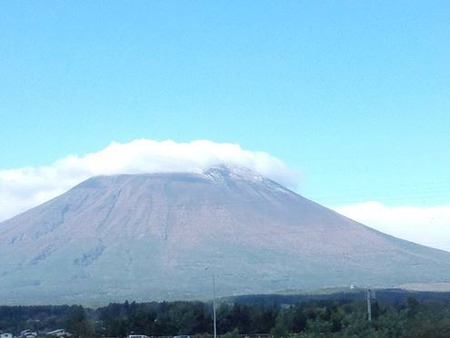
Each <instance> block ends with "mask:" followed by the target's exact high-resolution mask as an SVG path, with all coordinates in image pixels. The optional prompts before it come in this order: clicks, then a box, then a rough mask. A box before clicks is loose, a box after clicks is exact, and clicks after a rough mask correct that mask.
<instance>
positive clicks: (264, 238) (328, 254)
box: [0, 168, 450, 303]
mask: <svg viewBox="0 0 450 338" xmlns="http://www.w3.org/2000/svg"><path fill="white" fill-rule="evenodd" d="M205 267H209V269H208V270H205ZM448 271H450V253H447V252H444V251H439V250H435V249H431V248H427V247H423V246H420V245H416V244H413V243H410V242H406V241H403V240H399V239H396V238H394V237H391V236H388V235H385V234H382V233H380V232H377V231H375V230H373V229H370V228H368V227H365V226H363V225H361V224H359V223H357V222H354V221H352V220H350V219H348V218H345V217H344V216H341V215H339V214H337V213H335V212H333V211H331V210H329V209H327V208H324V207H322V206H320V205H318V204H316V203H314V202H312V201H310V200H307V199H305V198H303V197H301V196H299V195H297V194H295V193H294V192H292V191H290V190H288V189H285V188H284V187H282V186H280V185H278V184H277V183H275V182H273V181H270V180H268V179H265V178H263V177H260V176H259V175H257V174H255V173H253V172H250V171H246V170H229V169H225V168H216V169H211V170H208V171H206V172H204V173H198V174H181V173H177V174H148V175H118V176H108V177H107V176H104V177H95V178H92V179H89V180H87V181H85V182H83V183H81V184H79V185H78V186H76V187H74V188H73V189H71V190H69V191H68V192H66V193H65V194H63V195H61V196H59V197H57V198H55V199H53V200H51V201H49V202H47V203H45V204H43V205H41V206H38V207H36V208H34V209H32V210H29V211H28V212H25V213H23V214H21V215H18V216H16V217H14V218H12V219H10V220H8V221H5V222H3V223H0V283H1V284H2V288H1V291H0V297H1V299H2V301H3V302H4V303H14V302H16V303H17V302H19V303H27V302H28V303H32V302H41V303H42V302H44V303H63V302H69V303H70V302H79V303H80V302H81V303H86V302H100V303H102V302H108V301H112V300H124V299H130V300H131V299H134V300H149V299H189V298H197V297H209V296H211V277H212V276H211V273H214V274H215V275H216V279H217V282H216V285H217V294H218V295H220V296H225V295H232V294H245V293H267V292H277V291H282V290H288V289H296V290H298V289H317V288H321V287H331V286H343V285H350V284H357V285H361V286H365V285H372V286H394V285H398V284H403V283H428V282H445V281H448V280H449V278H450V277H449V276H448Z"/></svg>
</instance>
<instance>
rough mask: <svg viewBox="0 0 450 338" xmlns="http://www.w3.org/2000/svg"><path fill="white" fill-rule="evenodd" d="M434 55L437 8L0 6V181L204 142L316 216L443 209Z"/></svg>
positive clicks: (445, 119)
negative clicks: (134, 145) (164, 144)
mask: <svg viewBox="0 0 450 338" xmlns="http://www.w3.org/2000/svg"><path fill="white" fill-rule="evenodd" d="M448 41H450V3H448V2H447V1H414V0H413V1H355V0H342V1H300V0H299V1H45V2H44V1H41V2H38V1H2V2H1V3H0V55H1V62H0V79H1V80H0V112H1V120H2V123H0V134H1V135H2V137H1V142H0V170H3V171H7V170H11V169H18V168H25V167H31V168H35V167H40V166H47V165H50V164H52V163H54V162H55V161H57V160H59V159H61V158H64V157H66V156H68V155H71V154H72V155H78V156H84V155H86V154H89V153H94V152H99V151H101V150H102V149H105V148H106V147H107V146H108V145H109V144H110V143H111V142H113V141H115V142H118V143H123V144H125V143H129V142H132V141H133V140H136V139H141V138H142V139H149V140H156V141H164V140H167V139H171V140H174V141H175V142H179V143H186V142H191V141H194V140H199V139H204V140H210V141H213V142H216V143H232V144H238V145H239V146H240V147H242V149H247V150H251V151H263V152H266V153H268V154H270V155H272V156H273V157H276V158H278V159H280V160H281V161H283V163H285V164H286V166H287V167H288V168H290V169H292V170H293V171H295V172H297V173H298V174H299V179H298V184H297V187H296V190H297V191H298V192H299V193H301V194H303V195H305V196H306V197H309V198H311V199H313V200H315V201H318V202H319V203H321V204H324V205H326V206H329V207H333V208H337V207H343V206H352V205H359V204H362V203H365V202H368V201H372V202H376V203H381V204H382V205H383V206H386V207H389V208H400V207H405V206H406V207H415V208H434V207H441V206H449V205H450V177H449V176H450V174H449V170H448V168H449V167H450V156H449V155H448V153H449V151H448V149H449V148H450V61H449V60H450V44H449V43H448ZM0 208H1V207H0ZM350 214H351V213H350ZM438 218H439V217H438ZM449 222H450V218H449V220H447V219H445V220H444V219H443V218H442V217H441V223H440V224H441V225H440V228H439V231H442V229H448V228H449V227H450V223H449ZM447 224H448V225H447ZM390 226H395V224H394V225H393V224H390ZM439 231H436V232H435V234H436V236H438V237H439V234H440V235H441V236H440V237H442V233H440V232H439ZM448 234H450V230H449V232H448ZM449 236H450V235H449ZM435 241H437V240H435ZM430 243H434V242H432V240H430ZM446 243H447V244H448V246H449V248H450V243H449V241H448V240H446Z"/></svg>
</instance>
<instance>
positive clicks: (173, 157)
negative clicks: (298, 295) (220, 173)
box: [0, 139, 296, 221]
mask: <svg viewBox="0 0 450 338" xmlns="http://www.w3.org/2000/svg"><path fill="white" fill-rule="evenodd" d="M225 164H227V165H233V166H240V167H246V168H249V169H251V170H254V171H256V172H258V173H259V174H261V175H263V176H266V177H268V178H271V179H273V180H275V181H277V182H279V183H281V184H283V185H287V186H290V187H292V186H294V185H295V176H296V175H295V174H294V173H293V172H292V171H290V170H289V169H288V168H287V167H286V165H285V164H284V163H283V162H282V161H281V160H279V159H277V158H276V157H274V156H271V155H269V154H267V153H265V152H261V151H250V150H245V149H242V148H241V147H240V146H239V145H238V144H231V143H215V142H212V141H208V140H197V141H192V142H189V143H177V142H174V141H171V140H166V141H161V142H159V141H154V140H149V139H138V140H134V141H131V142H129V143H123V144H121V143H116V142H112V143H111V144H110V145H109V146H107V147H106V148H104V149H102V150H100V151H98V152H94V153H89V154H86V155H83V156H76V155H70V156H68V157H65V158H62V159H58V160H56V161H55V162H53V163H52V164H50V165H47V166H41V167H25V168H15V169H0V221H2V220H5V219H7V218H9V217H12V216H14V215H16V214H18V213H20V212H22V211H25V210H27V209H29V208H31V207H34V206H36V205H39V204H40V203H43V202H45V201H47V200H49V199H51V198H53V197H56V196H58V195H60V194H62V193H63V192H65V191H67V190H68V189H70V188H71V187H73V186H75V185H76V184H78V183H80V182H82V181H83V180H85V179H88V178H90V177H92V176H98V175H114V174H138V173H155V172H198V171H202V170H204V169H207V168H210V167H214V166H221V165H225Z"/></svg>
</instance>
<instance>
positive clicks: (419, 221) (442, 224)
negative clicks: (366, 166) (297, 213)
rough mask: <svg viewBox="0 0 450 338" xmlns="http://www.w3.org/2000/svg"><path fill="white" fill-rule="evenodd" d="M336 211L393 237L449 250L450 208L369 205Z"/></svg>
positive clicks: (372, 203)
mask: <svg viewBox="0 0 450 338" xmlns="http://www.w3.org/2000/svg"><path fill="white" fill-rule="evenodd" d="M334 210H335V211H337V212H338V213H340V214H342V215H345V216H347V217H350V218H352V219H354V220H356V221H358V222H361V223H363V224H365V225H367V226H370V227H372V228H374V229H377V230H379V231H381V232H384V233H387V234H390V235H392V236H395V237H399V238H403V239H406V240H409V241H412V242H416V243H419V244H423V245H428V246H431V247H435V248H439V249H442V250H446V251H450V205H444V206H437V207H416V206H400V207H389V206H386V205H383V204H381V203H379V202H366V203H360V204H355V205H349V206H343V207H338V208H334Z"/></svg>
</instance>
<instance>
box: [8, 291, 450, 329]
mask: <svg viewBox="0 0 450 338" xmlns="http://www.w3.org/2000/svg"><path fill="white" fill-rule="evenodd" d="M370 310H371V319H372V320H371V322H369V320H368V319H369V318H368V309H367V302H366V300H365V297H364V294H363V293H360V294H356V295H353V296H352V297H338V296H335V297H333V295H329V296H327V297H316V298H314V297H309V298H307V297H306V298H302V299H301V298H298V297H295V296H291V297H289V296H282V297H281V296H272V297H267V296H253V297H243V298H235V299H221V300H218V301H217V307H216V318H217V333H218V334H219V335H220V336H222V337H223V338H235V337H240V335H243V334H244V335H253V334H269V335H270V336H271V337H274V338H300V337H438V338H439V337H450V297H449V294H440V295H438V296H437V297H434V298H433V297H428V298H427V297H423V295H422V296H417V297H415V295H411V294H402V296H398V295H397V296H396V297H392V296H391V297H378V299H374V300H372V302H371V303H370ZM56 328H64V329H66V330H68V331H70V332H72V333H73V334H74V335H75V336H77V337H125V336H127V335H129V334H133V333H134V334H145V335H148V336H173V335H179V334H186V335H192V336H193V335H197V336H199V337H204V338H206V337H207V336H210V335H211V333H212V331H213V306H212V303H208V302H206V303H205V302H199V301H192V302H187V301H176V302H149V303H136V302H128V301H126V302H124V303H111V304H109V305H107V306H104V307H100V308H97V309H90V308H84V307H83V306H81V305H72V306H68V305H64V306H0V330H3V331H6V332H12V333H15V334H17V333H18V332H20V331H21V330H24V329H33V330H35V331H36V332H40V333H41V334H42V333H43V332H46V331H49V330H52V329H56Z"/></svg>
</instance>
